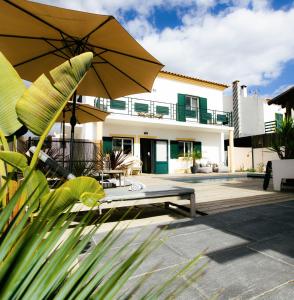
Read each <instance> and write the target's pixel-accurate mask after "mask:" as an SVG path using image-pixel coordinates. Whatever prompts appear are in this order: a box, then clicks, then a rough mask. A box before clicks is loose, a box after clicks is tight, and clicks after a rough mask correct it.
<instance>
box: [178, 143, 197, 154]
mask: <svg viewBox="0 0 294 300" xmlns="http://www.w3.org/2000/svg"><path fill="white" fill-rule="evenodd" d="M178 143H179V149H180V148H181V147H180V144H181V143H183V149H184V152H182V153H179V157H187V156H189V155H191V153H192V152H193V147H194V146H193V141H178ZM188 145H190V147H187V146H188ZM188 148H190V149H188ZM186 150H188V151H187V153H186Z"/></svg>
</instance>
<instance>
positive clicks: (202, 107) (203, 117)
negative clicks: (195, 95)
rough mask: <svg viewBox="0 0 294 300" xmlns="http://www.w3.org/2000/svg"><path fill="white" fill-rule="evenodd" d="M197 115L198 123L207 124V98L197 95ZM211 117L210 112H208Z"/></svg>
mask: <svg viewBox="0 0 294 300" xmlns="http://www.w3.org/2000/svg"><path fill="white" fill-rule="evenodd" d="M199 115H200V120H199V121H200V123H202V124H207V119H208V117H209V116H207V115H208V114H207V99H206V98H201V97H199ZM210 117H211V114H210Z"/></svg>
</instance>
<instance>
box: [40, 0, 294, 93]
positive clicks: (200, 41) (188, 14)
mask: <svg viewBox="0 0 294 300" xmlns="http://www.w3.org/2000/svg"><path fill="white" fill-rule="evenodd" d="M38 2H43V3H46V4H52V5H56V6H61V7H66V8H71V9H78V10H83V11H89V12H96V13H102V14H112V15H114V16H115V17H116V18H117V19H118V20H119V21H120V22H121V23H122V24H123V25H124V26H125V27H126V28H127V30H128V31H129V32H130V33H131V34H132V35H133V36H134V37H135V38H136V39H137V40H138V41H139V42H140V43H141V44H142V45H143V46H144V47H145V48H146V49H147V50H148V51H149V52H150V53H152V54H153V55H154V56H155V57H156V58H158V59H159V60H160V61H161V62H162V63H163V64H165V69H166V70H168V71H171V72H178V73H181V74H184V75H189V76H194V77H199V78H203V79H207V80H211V81H217V82H224V83H227V84H230V83H231V82H232V81H234V80H237V79H238V80H240V82H241V83H242V84H246V85H248V88H249V91H254V92H258V93H259V94H260V95H261V96H266V97H272V96H274V95H275V94H277V93H278V92H281V91H283V90H284V89H286V88H287V87H289V86H291V85H293V84H294V76H293V74H294V39H293V28H294V1H290V0H99V1H97V0H71V1H64V0H63V1H62V0H38Z"/></svg>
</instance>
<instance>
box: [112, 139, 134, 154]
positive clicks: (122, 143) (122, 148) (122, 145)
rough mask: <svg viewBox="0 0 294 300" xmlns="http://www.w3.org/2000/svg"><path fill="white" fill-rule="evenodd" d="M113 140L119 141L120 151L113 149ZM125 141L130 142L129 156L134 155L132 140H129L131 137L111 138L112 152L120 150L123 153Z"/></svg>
mask: <svg viewBox="0 0 294 300" xmlns="http://www.w3.org/2000/svg"><path fill="white" fill-rule="evenodd" d="M115 140H120V141H121V149H114V147H113V142H114V141H115ZM125 140H130V141H131V152H130V154H132V155H133V154H134V138H131V137H115V136H114V137H113V138H112V150H113V151H120V150H122V151H125V150H124V141H125Z"/></svg>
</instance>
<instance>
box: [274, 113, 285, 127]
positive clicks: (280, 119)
mask: <svg viewBox="0 0 294 300" xmlns="http://www.w3.org/2000/svg"><path fill="white" fill-rule="evenodd" d="M275 120H276V128H277V129H280V128H281V127H282V123H283V114H279V113H275Z"/></svg>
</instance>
